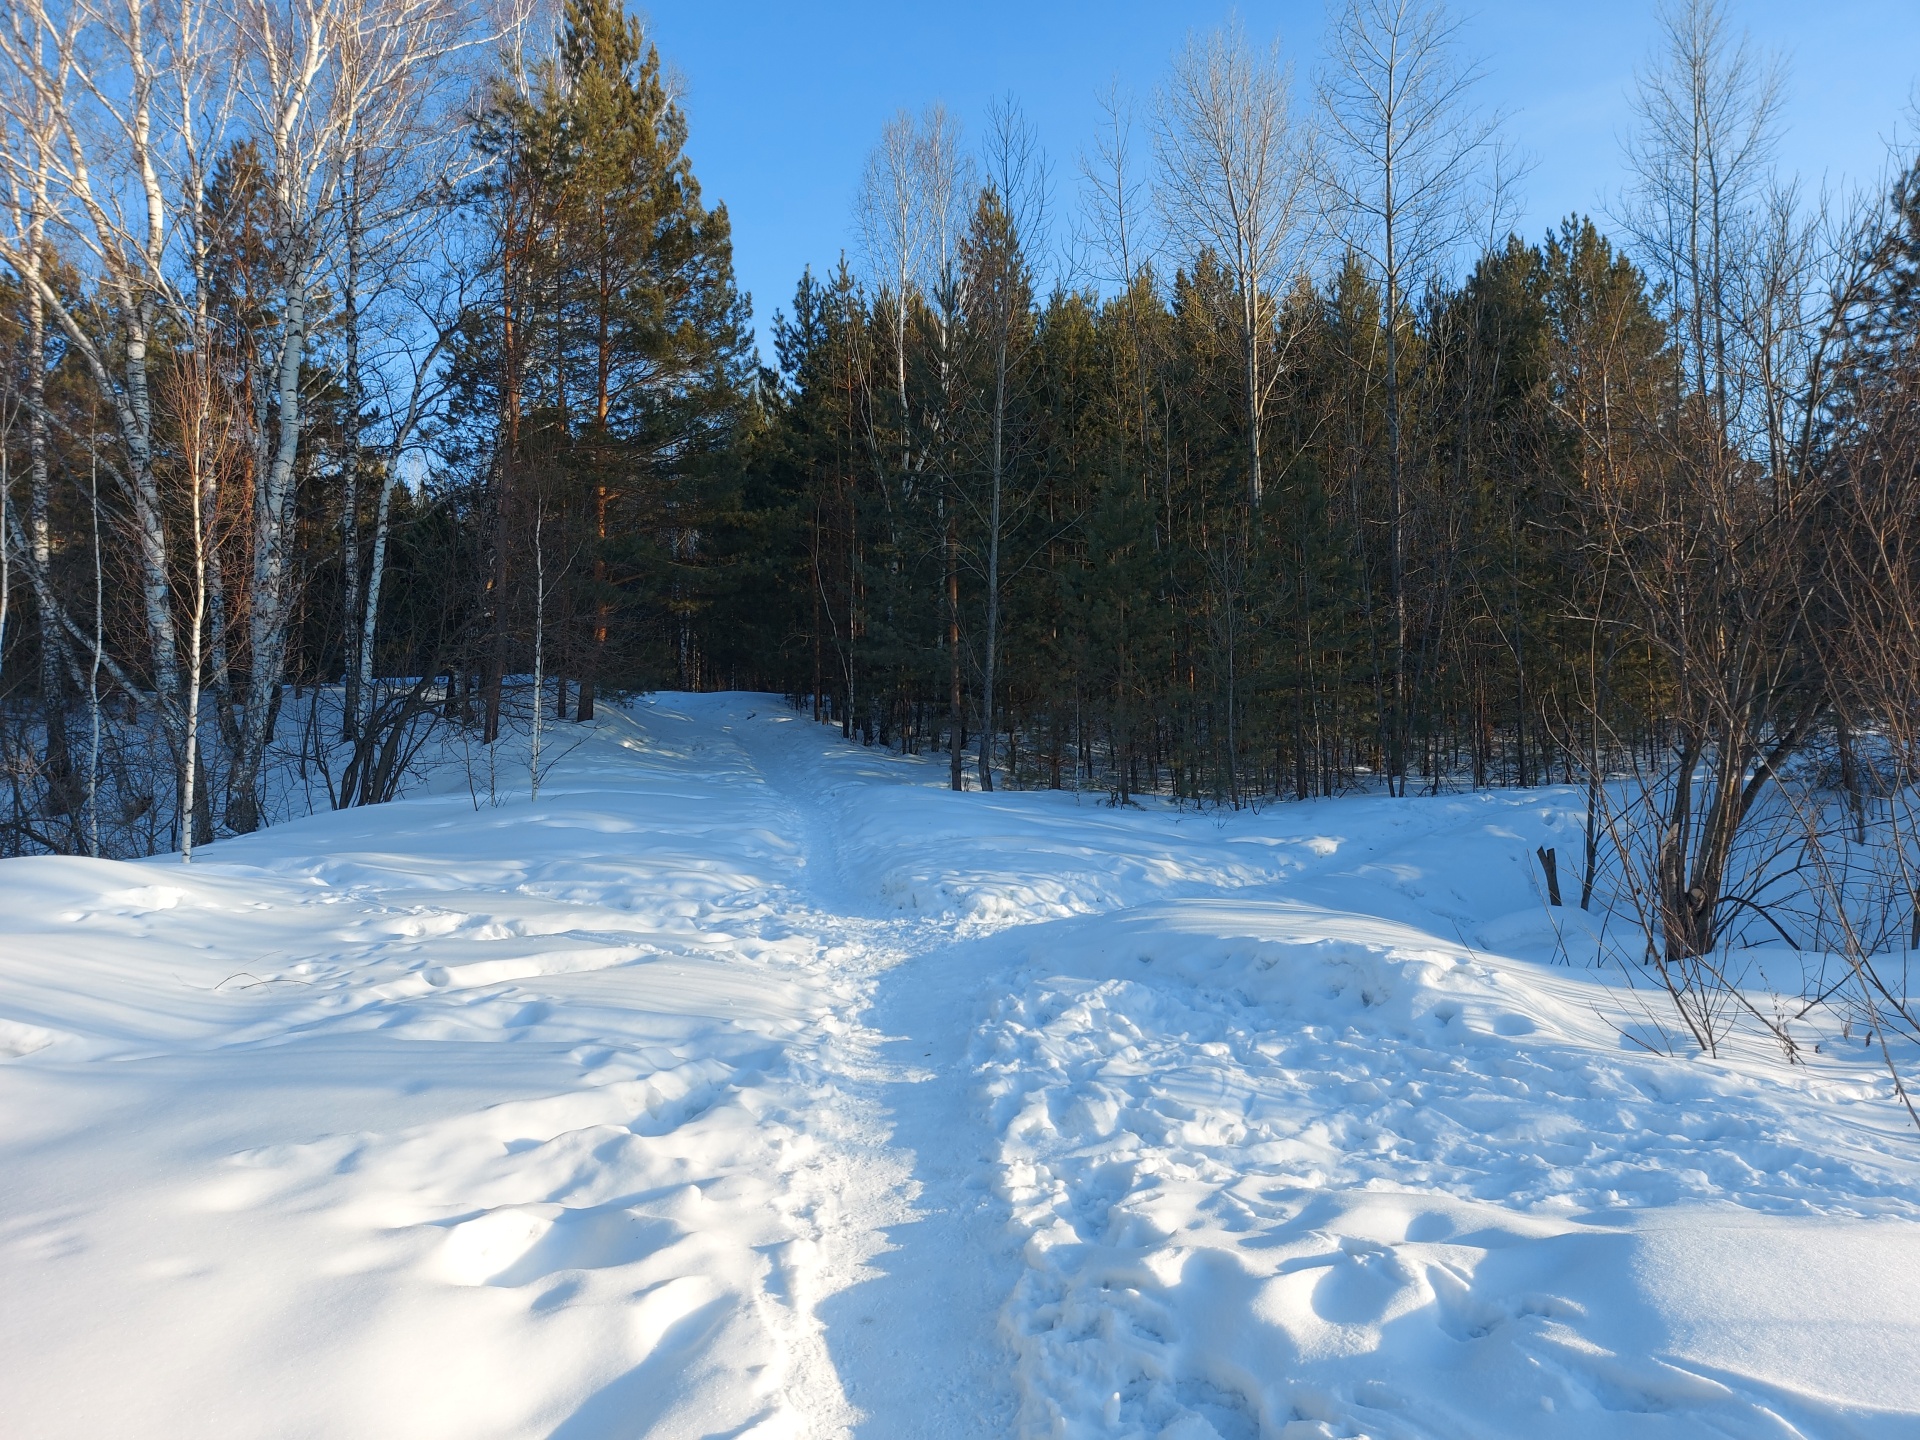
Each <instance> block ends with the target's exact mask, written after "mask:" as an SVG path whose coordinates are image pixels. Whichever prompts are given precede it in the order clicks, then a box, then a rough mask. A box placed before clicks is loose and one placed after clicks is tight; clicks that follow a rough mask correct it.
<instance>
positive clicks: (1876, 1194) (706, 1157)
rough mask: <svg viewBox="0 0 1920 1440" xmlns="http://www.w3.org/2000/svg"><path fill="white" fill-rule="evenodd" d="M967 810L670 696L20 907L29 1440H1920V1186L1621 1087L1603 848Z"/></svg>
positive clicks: (898, 770) (1644, 1058) (1747, 1071)
mask: <svg viewBox="0 0 1920 1440" xmlns="http://www.w3.org/2000/svg"><path fill="white" fill-rule="evenodd" d="M944 778H945V772H944V767H943V766H939V765H935V764H931V763H925V762H917V761H911V760H903V759H900V758H899V757H893V756H888V755H886V754H885V753H883V752H882V753H876V752H873V751H866V750H862V749H860V748H858V747H850V746H847V745H845V744H844V743H843V742H841V741H840V739H839V737H838V735H837V733H836V732H834V731H832V730H831V729H828V728H825V727H817V726H814V725H811V724H809V723H807V722H805V721H803V720H801V719H800V718H798V717H796V716H794V715H793V714H792V713H791V712H790V711H787V710H786V709H785V708H784V707H782V706H780V705H779V704H778V702H776V701H773V700H771V699H769V698H768V697H758V696H659V697H654V698H653V699H651V700H649V701H646V702H643V703H641V704H639V705H637V706H635V707H634V709H633V712H632V714H631V716H620V715H615V716H611V717H609V718H608V719H607V720H606V721H605V722H604V723H602V724H601V725H600V726H599V727H597V729H596V731H595V732H594V734H593V735H592V737H591V738H589V739H588V740H586V741H585V743H583V744H581V745H580V746H579V747H578V748H577V749H576V750H575V751H573V752H572V753H570V754H569V755H568V756H567V757H566V758H565V759H564V761H563V762H562V763H561V765H560V766H559V767H558V768H557V769H556V771H555V773H554V776H553V778H552V779H551V780H550V781H549V783H548V785H547V786H546V788H545V789H544V790H543V795H542V799H541V801H540V803H539V804H538V805H537V806H530V805H528V804H527V803H526V801H525V800H524V799H517V800H506V801H505V802H504V803H501V804H499V805H497V806H495V805H487V804H480V805H477V806H476V804H475V802H474V798H473V796H471V795H470V794H469V793H468V792H467V791H466V790H465V789H464V788H463V789H462V790H461V791H460V792H459V793H457V794H455V793H449V794H444V795H437V796H431V797H426V798H421V799H414V800H409V801H406V802H403V803H400V804H397V805H393V806H389V807H384V808H382V809H379V810H371V811H362V812H349V813H346V814H342V815H334V816H324V817H318V818H316V819H313V820H310V821H305V822H299V823H296V824H292V825H288V826H285V827H282V828H280V829H277V830H275V831H272V832H269V833H266V834H263V835H260V836H255V837H251V838H249V839H247V840H244V841H233V842H223V843H222V844H220V845H218V846H216V847H214V848H213V849H212V850H210V851H208V852H206V854H205V855H204V857H203V859H202V860H201V861H199V862H196V864H195V865H194V867H193V868H192V870H191V871H187V870H184V869H183V868H182V867H180V866H179V865H178V864H168V863H165V862H152V863H144V864H138V865H126V864H118V863H112V862H90V861H75V860H30V861H11V862H6V863H5V864H4V865H0V1293H4V1294H5V1295H6V1296H7V1297H8V1300H7V1303H6V1304H5V1305H0V1434H5V1435H8V1436H11V1435H15V1434H19V1435H23V1436H36V1437H38V1436H49V1437H67V1436H74V1437H78V1436H83V1435H84V1436H93V1435H103V1434H111V1435H114V1436H126V1437H149V1436H151V1437H163V1436H166V1437H170V1436H177V1435H181V1434H194V1435H201V1436H208V1437H222V1436H233V1437H243V1436H244V1437H251V1436H262V1435H299V1436H313V1437H327V1440H332V1437H339V1440H350V1437H351V1440H371V1437H395V1440H400V1437H405V1440H416V1437H438V1436H445V1437H448V1440H454V1437H459V1440H485V1437H496V1436H497V1437H532V1436H552V1437H561V1440H624V1437H639V1436H649V1437H654V1436H657V1437H689V1440H692V1437H699V1440H722V1437H747V1436H752V1437H757V1440H779V1437H799V1436H806V1437H840V1436H857V1437H860V1440H895V1437H900V1440H918V1437H924V1440H987V1437H1002V1436H1020V1437H1034V1440H1039V1437H1049V1440H1091V1437H1107V1436H1111V1437H1116V1440H1133V1437H1138V1440H1158V1437H1164V1440H1272V1437H1281V1436H1284V1437H1287V1440H1298V1437H1304V1436H1329V1437H1331V1436H1348V1437H1352V1436H1362V1435H1364V1436H1375V1437H1380V1440H1389V1437H1423V1440H1424V1437H1435V1440H1438V1437H1452V1436H1468V1435H1474V1436H1481V1435H1486V1436H1496V1437H1513V1440H1520V1437H1533V1436H1567V1437H1587V1436H1595V1437H1599V1436H1614V1435H1625V1436H1690V1435H1724V1436H1733V1437H1787V1436H1798V1437H1803V1440H1813V1437H1833V1440H1844V1437H1870V1440H1878V1437H1902V1436H1915V1435H1920V1319H1916V1317H1915V1313H1914V1311H1913V1307H1912V1304H1911V1297H1912V1295H1913V1294H1914V1293H1915V1291H1916V1289H1920V1146H1917V1145H1916V1143H1915V1141H1914V1139H1913V1137H1912V1136H1911V1135H1910V1134H1909V1133H1908V1132H1907V1131H1906V1130H1905V1129H1904V1128H1903V1126H1902V1124H1901V1123H1900V1119H1899V1117H1898V1115H1897V1114H1896V1113H1895V1112H1894V1111H1893V1110H1892V1108H1891V1107H1890V1106H1889V1105H1888V1104H1887V1103H1886V1097H1885V1096H1884V1094H1883V1093H1882V1091H1883V1088H1884V1087H1883V1085H1882V1082H1881V1081H1880V1080H1879V1079H1878V1077H1877V1076H1876V1074H1875V1073H1874V1071H1873V1070H1872V1068H1871V1067H1870V1066H1868V1065H1863V1064H1861V1063H1859V1062H1856V1061H1853V1060H1850V1059H1847V1058H1845V1057H1844V1056H1842V1057H1834V1056H1827V1057H1823V1058H1821V1059H1820V1060H1819V1061H1818V1062H1817V1063H1816V1064H1815V1065H1813V1066H1809V1067H1806V1068H1804V1069H1801V1070H1796V1071H1792V1072H1788V1071H1786V1070H1784V1069H1782V1067H1780V1066H1779V1065H1777V1064H1776V1063H1774V1062H1773V1061H1772V1060H1771V1059H1769V1058H1768V1057H1765V1056H1763V1055H1735V1056H1732V1057H1730V1058H1728V1059H1725V1060H1722V1061H1717V1062H1704V1061H1690V1060H1673V1059H1667V1058H1664V1057H1659V1056H1653V1055H1648V1054H1646V1053H1644V1052H1639V1051H1636V1050H1635V1049H1634V1048H1632V1047H1631V1046H1630V1045H1628V1044H1627V1043H1625V1042H1624V1041H1623V1040H1622V1038H1621V1036H1620V1034H1619V1031H1618V1029H1617V1028H1616V1027H1617V1026H1618V1025H1619V1024H1622V1023H1625V1019H1626V1018H1629V1017H1624V1016H1623V1014H1622V1013H1621V1012H1620V1010H1619V997H1618V996H1617V995H1614V994H1613V993H1612V992H1609V991H1608V990H1606V989H1605V988H1603V987H1602V986H1600V985H1598V984H1597V983H1596V981H1595V978H1594V975H1593V973H1592V972H1591V971H1590V970H1588V969H1587V968H1586V967H1585V966H1584V965H1583V964H1573V965H1568V964H1565V963H1554V962H1556V961H1558V962H1565V961H1566V960H1567V959H1569V958H1573V957H1576V956H1577V955H1578V953H1579V952H1580V948H1581V946H1582V945H1583V944H1586V945H1587V946H1588V949H1589V952H1590V948H1591V943H1590V941H1588V940H1584V939H1583V938H1582V936H1581V934H1580V933H1578V927H1577V926H1574V927H1573V929H1572V930H1567V926H1568V923H1569V921H1568V917H1565V916H1559V917H1550V916H1549V915H1548V914H1547V912H1546V911H1545V910H1544V908H1543V907H1542V906H1541V905H1540V904H1539V902H1538V901H1537V899H1536V898H1535V896H1534V893H1533V890H1532V882H1531V879H1530V873H1531V872H1530V871H1529V869H1528V865H1527V858H1526V857H1527V856H1528V855H1530V853H1531V851H1532V848H1533V846H1534V845H1536V844H1540V843H1547V844H1554V843H1558V844H1560V845H1562V846H1570V845H1571V844H1572V843H1573V842H1572V840H1571V836H1572V835H1574V834H1575V833H1576V829H1575V826H1576V824H1577V821H1576V817H1575V816H1574V814H1573V807H1575V806H1577V803H1578V802H1577V800H1576V799H1573V798H1572V797H1567V796H1564V795H1558V794H1556V793H1553V792H1547V793H1533V794H1526V795H1500V796H1474V797H1458V798H1453V799H1441V800H1427V801H1414V802H1406V801H1379V800H1366V799H1356V800H1351V801H1341V802H1335V803H1330V804H1324V805H1316V806H1285V807H1279V808H1276V809H1272V810H1268V811H1265V812H1263V813H1262V814H1259V815H1251V814H1242V815H1218V814H1214V813H1211V812H1208V813H1203V814H1195V813H1193V812H1190V811H1189V812H1182V811H1179V810H1176V809H1173V808H1171V807H1167V806H1159V805H1152V804H1149V805H1148V806H1146V807H1145V808H1144V809H1139V810H1120V811H1116V810H1112V809H1108V808H1107V807H1105V806H1103V805H1099V804H1097V803H1095V802H1092V801H1085V802H1082V801H1077V800H1076V799H1075V798H1074V797H1073V796H1071V795H1060V794H1051V795H1049V794H1014V795H995V796H983V795H978V794H972V795H967V796H964V797H961V796H954V795H951V794H949V793H946V792H945V791H944V789H943V788H942V787H943V782H944ZM1556 924H1557V925H1558V926H1559V927H1560V929H1561V930H1563V931H1566V933H1564V934H1562V933H1557V932H1556Z"/></svg>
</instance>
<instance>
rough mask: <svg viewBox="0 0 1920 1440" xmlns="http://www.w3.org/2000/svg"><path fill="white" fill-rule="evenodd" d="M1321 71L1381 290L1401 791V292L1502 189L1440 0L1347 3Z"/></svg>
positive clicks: (1341, 210)
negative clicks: (1384, 340) (1384, 347)
mask: <svg viewBox="0 0 1920 1440" xmlns="http://www.w3.org/2000/svg"><path fill="white" fill-rule="evenodd" d="M1327 48H1328V57H1327V62H1326V66H1325V69H1324V70H1323V71H1322V73H1321V80H1320V87H1319V89H1320V108H1321V112H1322V114H1323V115H1324V116H1325V121H1326V127H1327V140H1328V145H1327V149H1326V151H1325V163H1324V164H1323V165H1322V166H1321V171H1320V173H1321V177H1322V180H1323V184H1324V188H1325V194H1326V196H1327V199H1328V204H1329V208H1330V210H1331V211H1332V213H1333V215H1334V216H1335V217H1336V219H1337V221H1338V223H1339V229H1340V236H1341V239H1342V240H1343V241H1344V242H1345V243H1346V244H1347V245H1348V246H1350V247H1351V248H1352V249H1353V250H1354V252H1355V253H1356V254H1358V255H1359V256H1361V257H1362V258H1363V259H1364V260H1365V262H1366V264H1367V266H1368V268H1369V270H1370V271H1371V272H1372V276H1373V279H1374V282H1375V284H1377V285H1378V286H1379V288H1380V291H1381V306H1382V310H1383V312H1384V333H1385V339H1386V354H1385V356H1384V363H1383V366H1382V372H1381V373H1382V381H1383V388H1384V392H1385V397H1386V422H1387V437H1386V438H1387V456H1386V461H1387V507H1388V525H1389V528H1390V532H1391V533H1390V537H1389V540H1390V546H1391V563H1390V572H1389V573H1390V579H1391V597H1390V598H1391V603H1392V608H1393V657H1392V660H1393V665H1392V669H1393V676H1392V681H1393V690H1392V697H1391V702H1390V704H1391V708H1390V712H1389V716H1388V722H1387V770H1388V774H1387V781H1388V788H1389V789H1393V788H1394V787H1395V786H1396V785H1397V786H1398V788H1399V792H1400V793H1402V794H1404V793H1405V791H1406V736H1407V636H1408V615H1407V498H1406V492H1407V487H1406V475H1405V470H1406V437H1405V429H1406V417H1405V398H1404V395H1403V389H1404V384H1403V381H1404V377H1403V375H1402V373H1401V371H1402V365H1403V360H1402V355H1403V349H1404V347H1405V345H1406V343H1407V338H1408V334H1409V327H1410V325H1411V319H1412V317H1411V313H1410V307H1409V304H1408V300H1409V297H1410V296H1411V295H1412V294H1413V293H1414V292H1415V291H1416V290H1417V289H1418V288H1419V287H1420V286H1421V285H1422V284H1423V283H1424V282H1425V281H1426V279H1427V278H1428V277H1429V276H1431V275H1432V274H1433V273H1434V271H1435V270H1436V268H1437V267H1439V266H1440V265H1442V264H1443V263H1444V262H1445V261H1446V260H1447V259H1448V258H1449V257H1450V256H1451V255H1452V253H1453V252H1454V251H1455V250H1456V249H1457V248H1458V247H1459V245H1460V244H1461V243H1462V242H1463V241H1465V240H1467V239H1469V238H1471V237H1473V236H1475V235H1478V234H1479V233H1480V232H1481V231H1482V229H1483V228H1484V227H1485V225H1486V217H1487V214H1488V211H1489V209H1490V207H1496V206H1497V199H1498V196H1499V194H1500V185H1499V182H1498V178H1497V176H1498V172H1497V167H1495V166H1494V165H1493V164H1492V162H1493V161H1494V160H1495V159H1496V158H1497V157H1496V150H1495V140H1496V137H1497V133H1498V122H1497V120H1496V119H1493V118H1489V117H1486V116H1483V115H1480V114H1479V113H1477V112H1476V111H1475V110H1474V109H1473V106H1472V93H1473V87H1474V85H1475V84H1476V82H1477V81H1478V80H1479V78H1480V71H1479V68H1478V67H1477V66H1476V65H1474V64H1473V63H1471V62H1469V61H1467V60H1465V59H1463V58H1462V57H1461V55H1460V52H1459V22H1458V21H1457V20H1456V19H1455V18H1454V17H1453V16H1452V15H1451V13H1450V12H1449V11H1448V10H1447V9H1446V7H1445V6H1444V5H1443V4H1442V3H1440V0H1346V3H1345V4H1344V5H1343V6H1342V8H1341V9H1340V10H1339V12H1338V13H1337V15H1336V16H1335V19H1334V22H1333V26H1332V30H1331V32H1330V37H1329V44H1328V47H1327Z"/></svg>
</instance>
